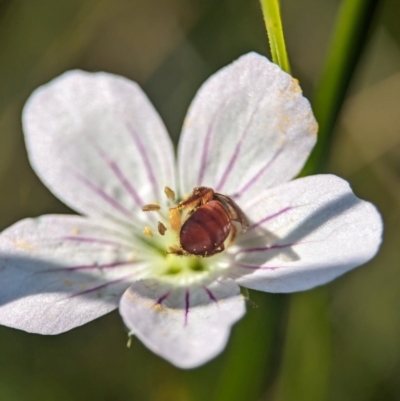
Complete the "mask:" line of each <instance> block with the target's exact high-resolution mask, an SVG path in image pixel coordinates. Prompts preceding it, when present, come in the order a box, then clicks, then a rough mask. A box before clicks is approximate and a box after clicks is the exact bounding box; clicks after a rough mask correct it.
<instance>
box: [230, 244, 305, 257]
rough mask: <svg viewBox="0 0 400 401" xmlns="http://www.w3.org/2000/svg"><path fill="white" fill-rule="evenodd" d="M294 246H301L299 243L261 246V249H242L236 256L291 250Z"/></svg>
mask: <svg viewBox="0 0 400 401" xmlns="http://www.w3.org/2000/svg"><path fill="white" fill-rule="evenodd" d="M294 245H299V244H298V243H293V244H282V245H271V246H260V247H255V248H245V249H240V250H238V251H237V252H236V253H234V255H235V256H236V255H239V254H241V253H252V252H265V251H269V250H271V249H284V248H289V247H291V246H294Z"/></svg>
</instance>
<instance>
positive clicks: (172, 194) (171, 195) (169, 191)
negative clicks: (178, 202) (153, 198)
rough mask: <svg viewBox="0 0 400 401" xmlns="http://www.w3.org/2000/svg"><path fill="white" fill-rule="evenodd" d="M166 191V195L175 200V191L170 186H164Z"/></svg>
mask: <svg viewBox="0 0 400 401" xmlns="http://www.w3.org/2000/svg"><path fill="white" fill-rule="evenodd" d="M164 192H165V195H167V198H168V199H169V200H170V201H172V202H173V201H174V200H175V192H174V191H173V190H172V189H171V188H170V187H165V188H164Z"/></svg>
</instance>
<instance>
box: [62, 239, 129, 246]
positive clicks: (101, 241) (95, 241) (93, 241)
mask: <svg viewBox="0 0 400 401" xmlns="http://www.w3.org/2000/svg"><path fill="white" fill-rule="evenodd" d="M60 239H61V240H62V241H73V242H85V243H89V244H100V245H110V246H114V247H116V248H129V249H130V248H131V247H130V246H129V245H127V244H122V243H120V242H117V241H110V240H106V239H101V238H92V237H80V236H68V237H61V238H60Z"/></svg>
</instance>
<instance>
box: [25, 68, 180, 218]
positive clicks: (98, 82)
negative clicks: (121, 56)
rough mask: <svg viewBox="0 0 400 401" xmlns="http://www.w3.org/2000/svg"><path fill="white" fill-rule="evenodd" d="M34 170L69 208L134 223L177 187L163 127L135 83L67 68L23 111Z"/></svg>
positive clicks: (104, 74)
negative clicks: (149, 205)
mask: <svg viewBox="0 0 400 401" xmlns="http://www.w3.org/2000/svg"><path fill="white" fill-rule="evenodd" d="M23 125H24V131H25V135H26V143H27V148H28V153H29V157H30V160H31V163H32V166H33V168H34V169H35V171H36V173H37V174H38V175H39V177H40V178H41V179H42V180H43V182H44V183H45V184H46V185H47V186H48V187H49V189H50V190H51V191H52V192H53V193H54V194H55V195H56V196H58V197H59V198H60V199H61V200H62V201H63V202H65V203H66V204H67V205H68V206H70V207H71V208H73V209H75V210H77V211H78V212H81V213H83V214H86V215H89V216H102V217H108V218H110V217H111V218H114V219H120V220H125V221H129V222H130V223H131V222H132V221H134V220H135V219H138V218H140V217H142V218H143V219H145V217H144V213H137V211H138V210H140V207H141V206H142V205H143V204H145V203H150V202H155V201H160V200H162V198H163V197H162V191H163V189H164V186H166V185H168V186H170V187H172V188H173V187H174V185H175V184H174V183H175V172H174V161H173V149H172V144H171V141H170V139H169V136H168V134H167V132H166V129H165V127H164V125H163V123H162V121H161V119H160V117H159V116H158V114H157V112H156V111H155V110H154V108H153V106H152V105H151V103H150V102H149V100H148V99H147V97H146V96H145V95H144V93H143V92H142V90H141V89H140V88H139V87H138V85H137V84H135V83H134V82H131V81H129V80H128V79H125V78H122V77H118V76H115V75H111V74H107V73H96V74H91V73H87V72H83V71H70V72H67V73H65V74H63V75H61V76H60V77H58V78H56V79H54V80H53V81H51V82H50V83H48V84H47V85H44V86H42V87H41V88H39V89H37V90H36V91H35V92H34V93H33V94H32V96H31V97H30V99H29V100H28V102H27V104H26V106H25V109H24V112H23Z"/></svg>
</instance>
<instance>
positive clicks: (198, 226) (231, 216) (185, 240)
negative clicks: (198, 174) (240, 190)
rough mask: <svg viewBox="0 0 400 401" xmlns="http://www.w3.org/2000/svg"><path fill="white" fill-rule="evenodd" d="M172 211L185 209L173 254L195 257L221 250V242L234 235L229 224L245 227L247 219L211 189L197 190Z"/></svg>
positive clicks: (227, 199) (234, 229)
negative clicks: (187, 214)
mask: <svg viewBox="0 0 400 401" xmlns="http://www.w3.org/2000/svg"><path fill="white" fill-rule="evenodd" d="M172 209H178V210H180V209H189V216H188V218H187V219H186V221H185V222H184V223H183V225H182V227H181V229H180V232H179V240H180V245H181V248H182V249H181V250H180V251H175V252H173V253H176V254H178V255H179V254H180V255H185V254H190V255H196V256H203V257H204V256H212V255H215V254H216V253H219V252H222V251H223V250H224V242H225V240H226V239H227V238H228V236H229V234H230V232H231V231H233V232H236V228H235V226H234V225H233V224H232V221H237V222H238V223H240V224H241V226H242V231H246V229H247V227H248V223H247V219H246V217H245V215H244V213H243V212H242V210H241V209H240V208H239V206H238V205H237V204H236V203H235V202H234V201H233V200H232V199H231V198H229V197H228V196H226V195H222V194H218V193H216V192H214V191H213V190H212V189H211V188H207V187H197V188H195V189H194V190H193V192H192V194H191V195H190V196H189V197H188V198H187V199H186V200H184V201H182V202H180V203H179V204H178V206H175V207H174V208H172Z"/></svg>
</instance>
